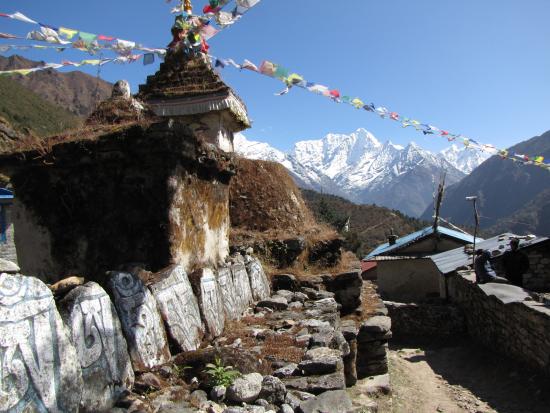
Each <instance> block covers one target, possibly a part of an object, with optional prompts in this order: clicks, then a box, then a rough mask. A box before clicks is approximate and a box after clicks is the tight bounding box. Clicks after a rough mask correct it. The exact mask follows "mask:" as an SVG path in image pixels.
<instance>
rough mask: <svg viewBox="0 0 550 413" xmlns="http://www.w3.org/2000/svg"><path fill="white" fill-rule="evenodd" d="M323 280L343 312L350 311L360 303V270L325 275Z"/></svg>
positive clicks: (361, 281) (361, 283)
mask: <svg viewBox="0 0 550 413" xmlns="http://www.w3.org/2000/svg"><path fill="white" fill-rule="evenodd" d="M323 281H324V284H325V288H326V289H327V291H331V292H333V293H334V298H335V299H336V301H337V302H338V303H339V304H341V305H342V313H343V314H349V313H352V312H353V311H355V309H357V308H358V307H359V306H360V305H361V290H362V288H363V279H362V278H361V271H359V270H358V271H352V272H346V273H343V274H337V275H334V276H325V277H323Z"/></svg>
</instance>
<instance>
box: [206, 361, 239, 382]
mask: <svg viewBox="0 0 550 413" xmlns="http://www.w3.org/2000/svg"><path fill="white" fill-rule="evenodd" d="M206 374H208V375H209V376H210V382H211V384H212V385H213V386H224V387H229V386H231V384H233V382H234V381H235V379H236V378H237V377H239V376H240V375H241V373H240V372H239V371H238V370H235V369H234V368H233V366H224V365H223V362H222V360H221V359H220V358H219V357H216V359H215V360H214V364H212V363H208V364H207V365H206Z"/></svg>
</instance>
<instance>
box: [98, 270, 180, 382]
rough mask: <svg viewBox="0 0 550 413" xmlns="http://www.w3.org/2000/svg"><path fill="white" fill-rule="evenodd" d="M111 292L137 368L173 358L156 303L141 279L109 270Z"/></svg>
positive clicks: (157, 364) (143, 367)
mask: <svg viewBox="0 0 550 413" xmlns="http://www.w3.org/2000/svg"><path fill="white" fill-rule="evenodd" d="M108 285H109V288H110V290H111V294H112V295H113V297H114V301H115V306H116V309H117V312H118V316H119V318H120V322H121V324H122V330H123V331H124V335H125V336H126V341H127V342H128V349H129V351H130V357H131V358H132V364H133V366H134V369H135V370H136V371H146V370H148V369H151V368H153V367H157V366H159V365H161V364H164V363H166V362H168V361H169V360H170V351H169V350H168V342H167V340H166V332H165V331H164V327H163V325H162V319H161V316H160V314H159V311H158V308H157V303H156V301H155V299H154V297H153V295H152V294H151V292H149V290H148V289H147V288H145V286H144V285H143V283H142V282H141V280H140V279H139V278H138V277H137V276H135V275H132V274H129V273H124V272H113V273H110V278H109V281H108Z"/></svg>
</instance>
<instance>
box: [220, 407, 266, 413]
mask: <svg viewBox="0 0 550 413" xmlns="http://www.w3.org/2000/svg"><path fill="white" fill-rule="evenodd" d="M222 413H267V412H266V411H265V407H263V406H245V407H237V406H231V407H228V408H227V409H225V410H224V411H223V412H222Z"/></svg>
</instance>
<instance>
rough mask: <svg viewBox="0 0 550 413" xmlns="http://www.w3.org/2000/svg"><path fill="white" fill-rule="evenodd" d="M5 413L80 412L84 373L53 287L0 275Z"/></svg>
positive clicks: (1, 401)
mask: <svg viewBox="0 0 550 413" xmlns="http://www.w3.org/2000/svg"><path fill="white" fill-rule="evenodd" d="M0 348H1V349H2V350H1V351H2V357H0V372H1V373H0V374H1V375H0V377H1V397H0V411H2V412H23V411H25V412H42V411H44V412H46V411H48V412H76V411H78V407H79V403H80V398H81V395H82V387H83V384H82V372H81V369H80V362H79V360H78V355H77V352H76V349H75V348H74V346H73V345H72V344H71V342H70V339H69V336H68V334H67V329H66V328H65V326H64V325H63V321H62V320H61V316H60V315H59V313H58V312H57V309H56V306H55V301H54V298H53V295H52V292H51V291H50V289H49V288H48V287H47V286H46V284H44V283H43V282H42V281H40V280H38V279H37V278H34V277H25V276H20V275H9V274H6V273H2V274H0Z"/></svg>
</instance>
